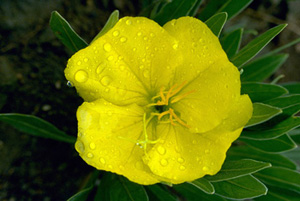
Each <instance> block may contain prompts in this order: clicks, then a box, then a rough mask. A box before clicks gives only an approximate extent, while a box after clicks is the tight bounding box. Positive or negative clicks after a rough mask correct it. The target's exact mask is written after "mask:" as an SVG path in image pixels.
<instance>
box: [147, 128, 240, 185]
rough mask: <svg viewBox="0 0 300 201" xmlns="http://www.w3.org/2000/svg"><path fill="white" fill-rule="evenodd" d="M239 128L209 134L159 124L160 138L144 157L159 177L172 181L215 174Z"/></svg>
mask: <svg viewBox="0 0 300 201" xmlns="http://www.w3.org/2000/svg"><path fill="white" fill-rule="evenodd" d="M241 130H242V128H240V129H237V130H235V131H233V132H230V131H224V130H221V129H215V130H213V131H210V132H208V133H204V134H199V133H190V132H189V131H188V129H185V128H183V127H181V126H170V125H162V124H161V125H159V126H158V128H157V132H158V134H159V135H161V137H160V139H161V141H160V142H159V143H157V144H156V145H155V146H154V147H153V148H152V150H151V151H150V152H149V153H148V155H149V159H148V160H146V159H144V160H145V162H146V163H147V164H148V166H149V168H150V169H151V171H152V172H153V173H154V174H156V175H157V176H158V179H159V180H162V181H166V182H170V183H173V184H178V183H182V182H185V181H193V180H195V179H198V178H201V177H203V176H204V175H206V174H209V175H213V174H216V173H217V172H218V171H219V170H220V169H221V166H222V164H223V162H224V160H225V157H226V151H227V150H228V148H229V147H230V145H231V143H232V142H233V141H234V140H235V139H236V138H237V137H238V136H239V135H240V133H241Z"/></svg>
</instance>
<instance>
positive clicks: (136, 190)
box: [95, 172, 148, 201]
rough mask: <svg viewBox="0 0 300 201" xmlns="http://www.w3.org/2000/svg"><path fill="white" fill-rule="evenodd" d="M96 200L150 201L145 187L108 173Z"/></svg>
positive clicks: (100, 186) (99, 188)
mask: <svg viewBox="0 0 300 201" xmlns="http://www.w3.org/2000/svg"><path fill="white" fill-rule="evenodd" d="M95 200H110V201H148V196H147V193H146V191H145V189H144V187H143V186H141V185H139V184H136V183H133V182H131V181H129V180H128V179H126V178H125V177H123V176H119V175H116V174H113V173H109V172H106V173H105V175H104V176H103V178H102V179H101V183H100V185H99V187H98V190H97V193H96V196H95Z"/></svg>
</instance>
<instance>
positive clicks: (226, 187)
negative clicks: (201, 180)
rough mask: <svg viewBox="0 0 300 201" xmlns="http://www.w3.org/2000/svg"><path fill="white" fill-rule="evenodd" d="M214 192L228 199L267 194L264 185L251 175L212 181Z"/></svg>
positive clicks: (248, 197)
mask: <svg viewBox="0 0 300 201" xmlns="http://www.w3.org/2000/svg"><path fill="white" fill-rule="evenodd" d="M213 185H214V187H215V189H216V194H218V195H221V196H223V197H225V198H230V199H250V198H255V197H258V196H261V195H266V194H267V190H268V189H267V188H266V186H265V185H264V184H263V183H261V182H260V181H259V180H258V179H256V178H255V177H253V176H251V175H246V176H243V177H238V178H235V179H231V180H226V181H221V182H214V183H213Z"/></svg>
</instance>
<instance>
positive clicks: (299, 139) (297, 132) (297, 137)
mask: <svg viewBox="0 0 300 201" xmlns="http://www.w3.org/2000/svg"><path fill="white" fill-rule="evenodd" d="M289 135H290V136H291V137H292V139H293V140H294V141H295V142H296V143H298V144H300V128H297V129H294V130H291V131H290V132H289Z"/></svg>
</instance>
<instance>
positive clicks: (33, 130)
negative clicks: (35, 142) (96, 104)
mask: <svg viewBox="0 0 300 201" xmlns="http://www.w3.org/2000/svg"><path fill="white" fill-rule="evenodd" d="M0 121H3V122H6V123H8V124H10V125H12V126H13V127H15V128H16V129H18V130H19V131H21V132H24V133H28V134H31V135H33V136H37V137H43V138H50V139H53V140H58V141H62V142H68V143H75V141H76V138H75V137H73V136H70V135H67V134H65V133H64V132H63V131H61V130H59V129H58V128H56V127H55V126H53V125H52V124H50V123H49V122H47V121H45V120H43V119H40V118H38V117H35V116H32V115H25V114H16V113H8V114H0Z"/></svg>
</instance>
